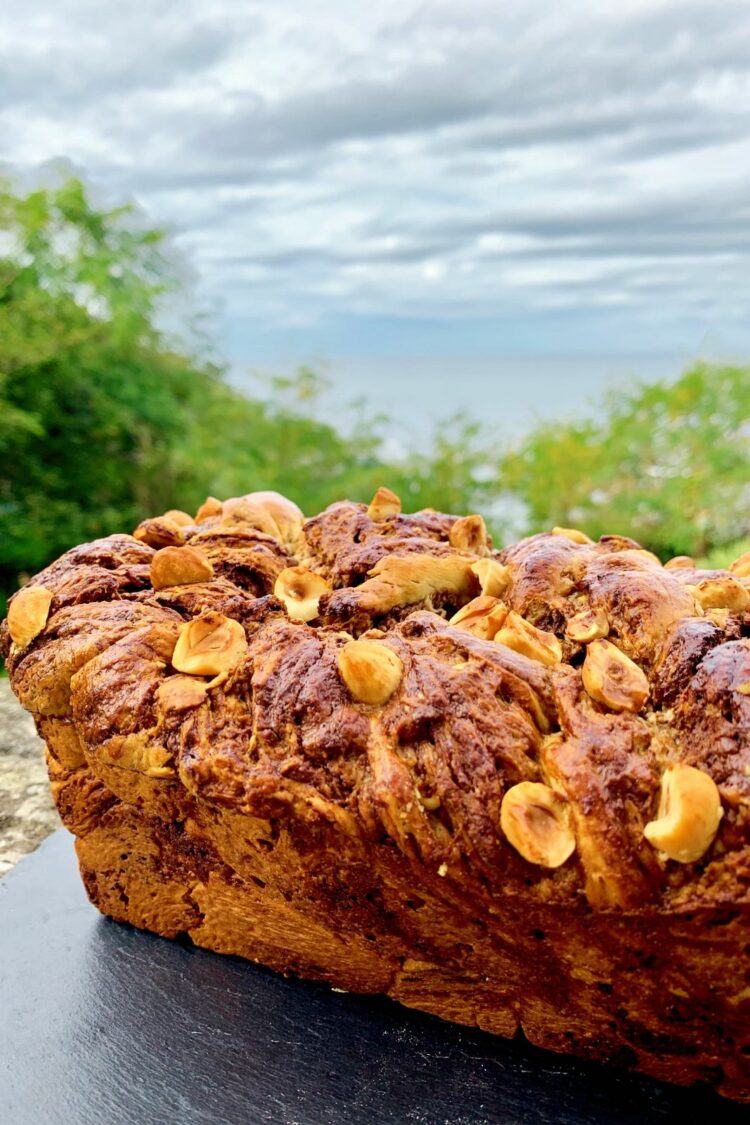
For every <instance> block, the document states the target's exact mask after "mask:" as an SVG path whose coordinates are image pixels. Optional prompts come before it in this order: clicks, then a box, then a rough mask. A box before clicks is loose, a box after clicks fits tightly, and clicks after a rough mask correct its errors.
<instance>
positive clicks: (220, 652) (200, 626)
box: [172, 611, 247, 676]
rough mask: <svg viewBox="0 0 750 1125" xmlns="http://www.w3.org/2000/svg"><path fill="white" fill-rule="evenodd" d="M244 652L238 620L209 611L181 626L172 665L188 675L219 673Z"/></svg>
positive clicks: (225, 669) (237, 662) (227, 669)
mask: <svg viewBox="0 0 750 1125" xmlns="http://www.w3.org/2000/svg"><path fill="white" fill-rule="evenodd" d="M246 653H247V640H246V638H245V630H244V629H243V628H242V626H241V625H240V623H239V621H234V620H233V619H232V618H231V617H224V615H223V614H222V613H215V612H213V611H209V612H207V613H202V614H201V616H200V617H194V618H193V620H192V621H188V623H187V624H186V625H183V626H182V629H181V630H180V635H179V637H178V638H177V644H176V645H175V647H174V652H173V653H172V667H173V668H175V669H176V670H177V671H178V672H187V673H188V675H191V676H221V675H224V674H225V673H227V672H229V671H230V669H232V668H233V667H234V666H235V664H239V662H240V661H241V660H242V659H243V657H244V656H245V654H246Z"/></svg>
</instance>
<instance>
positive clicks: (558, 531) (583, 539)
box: [552, 527, 592, 545]
mask: <svg viewBox="0 0 750 1125" xmlns="http://www.w3.org/2000/svg"><path fill="white" fill-rule="evenodd" d="M552 534H553V535H560V536H561V537H562V538H563V539H569V540H570V542H571V543H579V544H581V545H582V544H584V543H591V542H592V540H591V539H589V537H588V535H584V533H583V532H582V531H579V530H578V528H577V527H553V528H552Z"/></svg>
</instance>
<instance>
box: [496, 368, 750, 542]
mask: <svg viewBox="0 0 750 1125" xmlns="http://www.w3.org/2000/svg"><path fill="white" fill-rule="evenodd" d="M606 406H607V408H606V410H605V411H603V412H602V415H601V416H600V417H599V418H596V419H589V420H585V421H582V422H577V423H573V424H564V425H560V424H557V423H555V424H548V425H543V426H540V427H538V428H537V429H536V430H535V431H534V432H533V433H532V434H530V435H529V436H528V437H527V438H526V439H525V440H524V441H522V442H521V444H520V445H519V447H518V448H517V449H516V450H514V451H513V452H512V453H510V454H509V455H507V456H506V457H505V458H504V460H503V464H502V468H501V473H500V478H501V482H502V486H503V487H504V488H505V489H506V490H507V491H508V492H510V493H512V494H514V495H515V496H517V497H519V498H520V499H522V500H523V501H524V503H525V504H526V506H527V511H528V518H529V525H530V529H531V530H541V529H543V528H547V527H551V526H553V525H554V524H562V525H573V526H577V527H580V528H581V529H582V530H584V531H586V532H587V533H588V534H589V535H591V536H592V537H597V536H599V535H601V534H605V533H607V532H612V531H617V532H619V533H621V534H624V535H631V536H633V538H635V539H638V540H639V541H640V542H642V543H644V544H645V545H647V546H648V547H650V548H651V549H652V550H654V551H656V552H657V553H658V554H660V555H661V556H663V557H667V556H669V555H677V554H692V555H703V554H705V553H706V552H707V551H709V550H710V549H711V548H712V547H714V546H716V545H719V544H723V543H727V542H730V541H731V540H734V539H737V538H739V537H741V536H744V535H746V534H748V532H750V487H749V484H750V424H749V423H750V368H747V367H715V366H709V365H706V364H698V365H696V366H695V367H693V368H692V369H691V370H690V371H688V372H686V373H685V374H684V375H683V376H682V378H680V379H679V380H678V381H677V382H676V383H674V384H671V385H670V384H667V383H657V384H653V385H648V386H638V387H637V388H636V389H635V390H633V391H632V392H629V393H620V394H616V395H612V396H610V397H609V399H608V400H606Z"/></svg>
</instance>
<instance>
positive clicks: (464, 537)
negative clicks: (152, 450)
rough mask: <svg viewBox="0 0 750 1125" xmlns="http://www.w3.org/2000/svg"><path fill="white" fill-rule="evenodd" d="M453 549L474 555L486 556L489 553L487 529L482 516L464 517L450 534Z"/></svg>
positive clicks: (454, 525)
mask: <svg viewBox="0 0 750 1125" xmlns="http://www.w3.org/2000/svg"><path fill="white" fill-rule="evenodd" d="M448 541H449V543H450V545H451V547H455V548H456V550H457V551H471V553H472V554H473V555H486V554H487V552H488V551H489V549H490V548H489V539H488V536H487V528H486V526H485V522H484V520H483V519H482V517H481V516H477V515H474V516H462V517H461V519H458V520H456V522H455V523H454V524H453V527H452V528H451V529H450V531H449V533H448Z"/></svg>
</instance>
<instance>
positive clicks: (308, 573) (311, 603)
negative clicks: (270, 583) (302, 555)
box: [273, 566, 331, 621]
mask: <svg viewBox="0 0 750 1125" xmlns="http://www.w3.org/2000/svg"><path fill="white" fill-rule="evenodd" d="M273 592H274V597H277V598H278V599H279V601H280V602H283V603H284V605H285V606H286V611H287V613H288V614H289V616H290V617H291V619H292V621H312V620H313V618H314V617H317V616H318V602H319V601H320V599H321V598H322V597H323V594H330V592H331V587H330V586H329V585H328V583H327V582H326V580H325V578H323V577H321V575H320V574H315V573H314V571H312V570H308V569H307V568H306V567H304V566H288V567H286V568H285V569H284V570H282V571H281V573H280V574H279V576H278V578H277V579H276V584H275V586H274V588H273Z"/></svg>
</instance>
